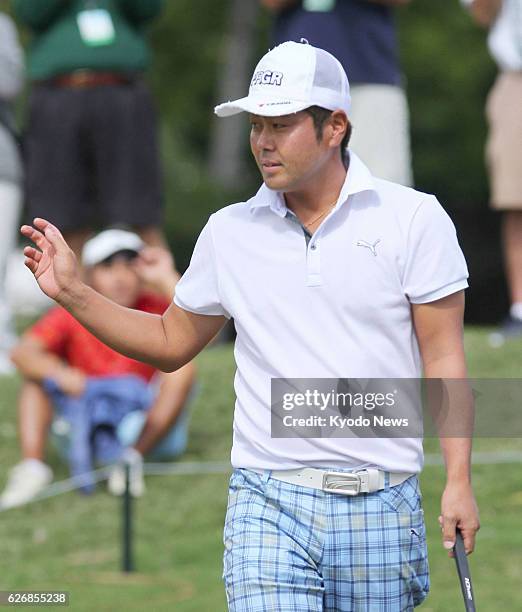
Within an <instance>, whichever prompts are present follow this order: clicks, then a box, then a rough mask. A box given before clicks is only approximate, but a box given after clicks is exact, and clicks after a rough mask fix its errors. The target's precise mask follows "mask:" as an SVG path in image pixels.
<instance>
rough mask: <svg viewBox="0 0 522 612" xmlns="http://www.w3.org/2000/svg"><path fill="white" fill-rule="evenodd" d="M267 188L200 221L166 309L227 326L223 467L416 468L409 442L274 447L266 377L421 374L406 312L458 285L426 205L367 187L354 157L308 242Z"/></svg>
mask: <svg viewBox="0 0 522 612" xmlns="http://www.w3.org/2000/svg"><path fill="white" fill-rule="evenodd" d="M287 212H288V209H287V208H286V205H285V201H284V197H283V196H282V195H281V194H280V193H278V192H274V191H271V190H269V189H268V188H267V187H266V186H265V185H263V186H262V187H261V189H260V190H259V191H258V193H257V194H256V195H255V196H254V197H253V198H251V199H250V200H249V201H248V202H240V203H238V204H232V205H231V206H227V207H225V208H223V209H221V210H219V211H217V212H216V213H214V214H213V215H211V216H210V218H209V220H208V223H207V224H206V226H205V227H204V228H203V230H202V232H201V234H200V236H199V238H198V241H197V243H196V246H195V248H194V253H193V255H192V259H191V262H190V266H189V268H188V269H187V271H186V272H185V274H184V275H183V277H182V278H181V280H180V282H179V283H178V285H177V286H176V295H175V297H174V301H175V303H176V304H177V305H178V306H179V307H181V308H183V309H185V310H188V311H190V312H195V313H199V314H206V315H224V316H226V317H233V318H234V322H235V326H236V330H237V338H236V343H235V348H234V355H235V359H236V365H237V370H236V375H235V380H234V388H235V392H236V404H235V412H234V441H233V447H232V464H233V466H234V467H243V468H257V469H294V468H297V467H300V466H313V467H343V468H346V467H350V468H351V467H362V466H366V467H378V468H380V469H384V470H390V471H402V472H418V471H420V470H421V468H422V441H421V440H419V439H412V438H393V439H392V438H389V439H375V438H371V439H368V438H366V439H360V438H320V439H296V438H291V439H281V438H271V435H270V431H271V413H270V404H271V396H270V392H271V379H272V378H274V377H276V378H415V377H420V376H421V361H420V356H419V349H418V344H417V340H416V337H415V333H414V328H413V324H412V319H411V303H426V302H431V301H434V300H437V299H440V298H442V297H445V296H447V295H450V294H452V293H455V292H457V291H459V290H461V289H464V288H466V287H467V286H468V283H467V277H468V271H467V267H466V262H465V260H464V256H463V254H462V251H461V249H460V247H459V244H458V241H457V236H456V233H455V228H454V226H453V223H452V222H451V220H450V218H449V217H448V215H447V214H446V212H445V211H444V210H443V208H442V207H441V205H440V204H439V203H438V201H437V199H436V198H435V197H434V196H432V195H427V194H424V193H420V192H418V191H415V190H413V189H409V188H407V187H402V186H400V185H397V184H394V183H390V182H387V181H383V180H380V179H376V178H374V177H372V176H371V175H370V172H369V170H368V169H367V168H366V166H365V165H364V164H363V163H362V162H361V161H360V160H359V159H358V158H357V156H356V155H355V154H353V153H351V162H350V167H349V170H348V173H347V176H346V181H345V183H344V185H343V188H342V190H341V193H340V196H339V199H338V201H337V204H336V206H335V207H334V208H333V210H332V211H331V213H330V214H329V215H328V216H327V217H326V218H325V219H324V220H323V222H322V223H321V225H320V227H319V228H318V229H317V230H316V231H315V233H314V234H313V236H312V238H311V239H310V240H309V242H308V244H307V241H306V240H305V235H304V232H303V229H302V227H301V226H300V225H299V224H298V223H296V222H295V220H293V219H291V218H288V217H287Z"/></svg>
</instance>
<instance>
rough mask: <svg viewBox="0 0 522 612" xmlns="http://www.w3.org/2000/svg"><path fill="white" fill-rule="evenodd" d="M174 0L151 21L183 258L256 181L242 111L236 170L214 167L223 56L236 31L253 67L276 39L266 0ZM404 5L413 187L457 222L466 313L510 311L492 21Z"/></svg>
mask: <svg viewBox="0 0 522 612" xmlns="http://www.w3.org/2000/svg"><path fill="white" fill-rule="evenodd" d="M165 4H166V8H165V12H164V14H163V16H162V17H161V18H160V19H158V20H157V21H156V22H155V23H154V24H153V25H152V26H151V28H150V42H151V45H152V49H153V52H154V59H153V63H152V66H151V69H150V71H149V74H148V79H149V82H150V84H151V87H152V89H153V92H154V94H155V98H156V102H157V107H158V110H159V116H160V126H159V129H160V137H161V146H162V154H163V164H164V177H165V189H166V204H167V206H166V231H167V235H168V238H169V241H170V243H171V246H172V247H173V249H174V252H175V255H176V259H177V261H178V265H179V267H180V269H182V270H183V269H185V267H186V266H187V265H188V262H189V259H190V253H191V251H192V247H193V245H194V242H195V239H196V237H197V234H198V232H199V230H200V229H201V228H202V226H203V225H204V223H205V222H206V219H207V218H208V215H209V214H210V213H211V212H213V211H214V210H216V209H218V208H221V207H223V206H225V205H227V204H228V203H231V202H234V201H238V200H242V199H245V198H247V197H249V196H250V195H252V194H253V192H255V190H256V189H257V187H258V185H259V178H258V175H257V171H256V168H255V166H254V164H253V163H252V162H251V160H250V157H249V152H248V142H247V141H248V138H247V121H246V120H245V118H243V119H242V121H243V133H244V156H243V157H244V162H243V165H242V166H241V170H240V171H238V173H237V174H238V176H237V178H236V180H234V181H233V182H232V183H231V184H228V186H223V185H221V184H220V183H219V181H216V180H215V178H214V176H213V175H212V174H211V172H210V170H209V168H210V161H209V157H210V155H211V143H212V139H213V138H214V137H215V136H214V135H213V134H214V131H213V130H214V126H215V123H214V121H215V120H214V117H213V112H212V110H213V107H214V105H215V104H216V103H218V102H220V101H222V100H219V99H218V96H219V91H220V80H222V79H223V78H224V77H223V75H224V73H225V72H226V61H227V59H226V58H227V57H228V59H229V60H230V53H229V55H228V56H227V49H228V48H229V46H230V44H231V42H233V41H232V40H231V39H232V38H233V37H234V36H236V37H237V36H238V35H241V36H242V39H241V40H240V41H239V42H240V45H241V46H240V47H238V48H240V49H241V53H244V54H245V57H246V58H247V60H248V64H249V67H250V70H251V69H252V68H253V67H254V65H255V63H256V60H257V59H258V58H259V56H260V55H262V54H263V53H264V52H265V51H266V50H267V49H268V47H269V44H270V17H269V15H267V14H266V13H265V12H264V11H263V10H261V9H260V8H257V0H167V1H166V3H165ZM246 4H250V5H254V4H255V5H256V8H255V9H254V11H255V16H256V18H255V21H254V22H253V24H251V28H250V29H249V30H248V32H245V28H243V29H241V30H240V31H239V32H238V31H237V28H236V31H234V27H233V18H234V13H235V12H236V13H237V12H238V11H240V10H242V8H244V7H245V5H246ZM397 14H398V24H399V33H400V41H401V55H402V60H403V68H404V73H405V77H406V82H407V91H408V97H409V101H410V110H411V132H412V148H413V164H414V173H415V183H416V187H417V188H418V189H421V190H423V191H427V192H431V193H435V194H437V196H438V197H439V199H440V200H441V202H442V203H443V205H444V206H445V207H446V209H447V210H448V212H449V213H450V215H451V216H452V218H453V219H454V221H455V223H456V225H457V228H458V231H459V236H460V240H461V244H462V246H463V248H464V251H465V253H466V256H467V258H468V263H469V267H470V272H471V277H472V282H471V290H470V291H469V293H468V309H467V317H468V320H471V321H474V322H493V321H494V320H496V319H497V318H499V317H500V316H501V315H502V314H503V312H504V310H505V308H506V306H507V296H506V290H505V285H504V281H503V274H502V262H501V257H500V247H499V236H498V220H499V219H498V214H494V213H492V212H490V211H489V210H488V207H487V202H488V184H487V176H486V172H485V167H484V161H483V160H484V143H485V139H486V133H487V130H486V122H485V117H484V107H485V101H486V98H487V93H488V90H489V88H490V87H491V85H492V83H493V81H494V78H495V72H496V69H495V65H494V64H493V62H492V60H491V59H490V57H489V54H488V51H487V47H486V33H485V32H484V31H481V30H480V29H478V28H477V27H476V26H475V24H474V23H473V22H472V21H471V19H470V17H469V16H468V14H467V13H466V12H465V11H464V10H463V9H462V7H461V5H460V3H459V2H458V0H436V1H434V0H413V1H412V2H411V4H410V5H408V6H407V7H404V8H401V9H400V10H397ZM232 57H234V56H233V55H232ZM230 97H233V94H232V95H231V96H230ZM223 121H231V120H223ZM240 121H241V119H240ZM229 125H231V124H229ZM214 163H215V160H214Z"/></svg>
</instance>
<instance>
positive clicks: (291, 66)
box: [214, 41, 350, 117]
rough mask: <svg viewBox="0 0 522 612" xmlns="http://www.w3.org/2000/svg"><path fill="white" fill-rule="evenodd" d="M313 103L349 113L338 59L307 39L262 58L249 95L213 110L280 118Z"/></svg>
mask: <svg viewBox="0 0 522 612" xmlns="http://www.w3.org/2000/svg"><path fill="white" fill-rule="evenodd" d="M310 106H320V107H322V108H326V109H328V110H332V111H333V110H343V111H344V112H345V113H346V114H348V113H349V111H350V85H349V83H348V77H347V76H346V72H345V71H344V68H343V67H342V65H341V63H340V62H339V60H337V59H336V58H335V57H334V56H333V55H332V54H330V53H328V52H327V51H324V50H323V49H318V48H317V47H314V46H312V45H310V44H308V43H307V42H306V41H304V42H301V43H296V42H285V43H282V44H281V45H278V46H277V47H275V48H274V49H272V50H271V51H269V52H268V53H267V54H266V55H265V56H263V57H262V58H261V61H260V62H259V63H258V65H257V66H256V69H255V70H254V75H253V77H252V81H251V83H250V89H249V92H248V96H247V97H246V98H240V99H239V100H234V101H233V102H225V103H224V104H220V105H219V106H216V108H215V109H214V112H215V113H216V115H218V117H229V116H231V115H236V114H237V113H240V112H242V111H246V112H248V113H253V114H254V115H261V116H264V117H278V116H280V115H289V114H290V113H297V112H299V111H302V110H304V109H305V108H309V107H310Z"/></svg>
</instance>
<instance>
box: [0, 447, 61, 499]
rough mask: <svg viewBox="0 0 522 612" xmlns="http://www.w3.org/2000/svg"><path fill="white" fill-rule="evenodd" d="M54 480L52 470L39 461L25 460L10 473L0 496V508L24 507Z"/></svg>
mask: <svg viewBox="0 0 522 612" xmlns="http://www.w3.org/2000/svg"><path fill="white" fill-rule="evenodd" d="M52 480H53V471H52V470H51V468H50V467H49V466H48V465H46V464H45V463H43V461H38V459H24V460H23V461H21V462H20V463H18V464H17V465H15V466H14V467H13V468H12V469H11V470H10V472H9V478H8V481H7V484H6V486H5V489H4V491H3V493H2V495H1V496H0V508H15V507H16V506H22V505H24V504H26V503H27V502H28V501H31V499H33V498H34V497H36V496H37V495H38V494H39V493H40V492H41V491H42V490H43V489H45V487H46V486H47V485H48V484H50V483H51V482H52Z"/></svg>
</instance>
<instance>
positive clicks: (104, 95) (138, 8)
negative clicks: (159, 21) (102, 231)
mask: <svg viewBox="0 0 522 612" xmlns="http://www.w3.org/2000/svg"><path fill="white" fill-rule="evenodd" d="M162 5H163V1H162V0H14V1H13V7H14V12H15V15H16V16H17V18H18V19H19V21H20V22H21V23H22V24H23V25H25V26H26V27H28V28H29V29H30V31H31V33H32V40H31V45H30V49H29V54H28V74H29V78H30V80H31V82H32V88H31V95H30V101H29V119H28V125H27V131H26V153H27V164H26V172H27V204H28V213H29V216H30V217H31V218H32V217H37V216H47V217H49V218H51V219H53V220H54V221H55V222H56V223H58V224H60V225H61V226H62V227H64V229H65V233H66V234H67V236H68V238H69V241H70V243H71V245H72V247H73V249H74V250H75V252H77V253H79V252H80V250H81V248H82V246H83V243H84V242H85V240H86V238H87V237H88V235H89V234H90V233H91V232H92V229H93V228H95V227H97V226H98V227H99V226H101V227H104V226H114V225H126V226H129V227H131V228H133V229H134V230H135V231H137V232H138V233H139V234H140V235H141V237H142V238H143V239H144V240H145V241H146V242H148V243H149V244H152V245H163V244H164V238H163V233H162V230H161V223H162V209H163V195H162V185H161V176H160V164H159V159H158V147H157V142H156V118H155V113H154V108H153V104H152V100H151V96H150V93H149V90H148V88H147V86H146V85H145V83H144V81H143V73H144V71H145V70H146V68H147V66H148V64H149V61H150V51H149V48H148V45H147V41H146V39H145V26H146V25H147V24H148V23H149V22H150V21H152V20H153V19H154V18H155V17H157V16H158V15H159V13H160V12H161V9H162Z"/></svg>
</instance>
